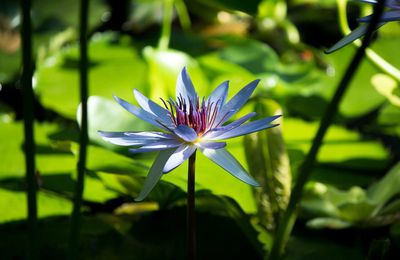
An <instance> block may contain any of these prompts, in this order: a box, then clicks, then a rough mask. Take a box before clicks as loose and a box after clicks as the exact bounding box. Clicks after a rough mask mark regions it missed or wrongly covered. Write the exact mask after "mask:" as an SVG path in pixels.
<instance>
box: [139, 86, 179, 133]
mask: <svg viewBox="0 0 400 260" xmlns="http://www.w3.org/2000/svg"><path fill="white" fill-rule="evenodd" d="M133 94H134V95H135V98H136V100H137V102H138V103H139V105H140V106H141V107H142V108H143V109H144V110H145V111H146V112H148V113H150V114H152V115H154V116H156V117H158V118H159V119H160V121H162V122H163V123H164V124H165V125H167V126H169V127H172V126H173V124H172V121H171V117H170V112H169V111H168V110H167V109H165V108H163V107H161V106H160V105H158V104H157V103H155V102H153V101H151V100H149V99H148V98H147V97H146V96H144V95H143V94H142V93H140V92H139V90H137V89H135V90H134V91H133Z"/></svg>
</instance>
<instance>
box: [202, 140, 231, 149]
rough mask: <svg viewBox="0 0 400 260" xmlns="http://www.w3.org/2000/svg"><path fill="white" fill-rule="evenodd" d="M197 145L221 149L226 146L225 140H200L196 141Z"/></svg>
mask: <svg viewBox="0 0 400 260" xmlns="http://www.w3.org/2000/svg"><path fill="white" fill-rule="evenodd" d="M196 146H198V147H200V148H206V149H221V148H224V147H225V146H226V143H225V142H200V143H196Z"/></svg>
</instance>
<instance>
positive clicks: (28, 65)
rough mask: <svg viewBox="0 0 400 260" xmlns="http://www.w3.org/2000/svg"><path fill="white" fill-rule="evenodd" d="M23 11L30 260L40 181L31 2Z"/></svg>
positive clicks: (23, 1)
mask: <svg viewBox="0 0 400 260" xmlns="http://www.w3.org/2000/svg"><path fill="white" fill-rule="evenodd" d="M20 4H21V10H22V28H21V29H22V30H21V38H22V66H23V68H22V79H21V80H22V98H23V112H24V139H25V144H24V148H25V164H26V180H27V184H28V187H27V197H28V198H27V199H28V250H27V253H28V259H37V258H38V251H39V250H38V243H37V241H38V240H37V197H36V196H37V194H36V192H37V182H36V174H35V140H34V127H33V122H34V105H33V104H34V103H33V100H34V97H33V89H32V74H33V58H32V24H31V1H30V0H21V2H20Z"/></svg>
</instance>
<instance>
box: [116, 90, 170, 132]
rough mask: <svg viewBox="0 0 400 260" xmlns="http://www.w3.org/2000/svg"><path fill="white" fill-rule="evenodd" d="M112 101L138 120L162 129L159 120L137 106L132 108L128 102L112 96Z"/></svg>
mask: <svg viewBox="0 0 400 260" xmlns="http://www.w3.org/2000/svg"><path fill="white" fill-rule="evenodd" d="M114 99H115V100H116V101H117V102H118V104H120V105H121V106H122V107H123V108H125V109H126V110H127V111H128V112H130V113H132V114H134V115H135V116H137V117H139V118H140V119H142V120H144V121H146V122H147V123H149V124H152V125H154V126H157V127H163V125H162V124H160V123H159V119H158V118H157V117H156V116H154V115H152V114H150V113H149V112H146V111H145V110H143V109H141V108H138V107H137V106H134V105H132V104H130V103H129V102H127V101H125V100H123V99H121V98H119V97H117V96H114Z"/></svg>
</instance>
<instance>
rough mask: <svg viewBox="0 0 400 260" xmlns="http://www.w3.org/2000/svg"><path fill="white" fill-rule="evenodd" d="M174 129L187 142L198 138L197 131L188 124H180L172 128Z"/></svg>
mask: <svg viewBox="0 0 400 260" xmlns="http://www.w3.org/2000/svg"><path fill="white" fill-rule="evenodd" d="M172 131H173V132H174V134H176V135H177V136H178V137H179V138H181V139H183V140H184V141H185V142H189V143H192V142H194V141H195V140H196V139H197V133H196V131H195V130H194V129H193V128H191V127H189V126H187V125H179V126H177V127H176V128H174V129H172Z"/></svg>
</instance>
